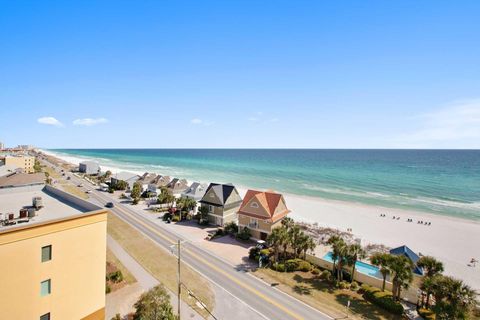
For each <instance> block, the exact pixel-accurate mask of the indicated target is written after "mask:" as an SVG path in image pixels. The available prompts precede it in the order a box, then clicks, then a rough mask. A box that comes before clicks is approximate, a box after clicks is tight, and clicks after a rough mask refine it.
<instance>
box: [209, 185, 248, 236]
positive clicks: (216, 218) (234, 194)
mask: <svg viewBox="0 0 480 320" xmlns="http://www.w3.org/2000/svg"><path fill="white" fill-rule="evenodd" d="M241 204H242V197H240V194H239V193H238V190H237V189H236V188H235V186H234V185H232V184H218V183H210V185H209V186H208V188H207V191H206V192H205V195H204V196H203V198H202V200H200V205H201V207H205V208H207V209H208V221H209V223H211V224H214V225H217V226H222V227H223V226H224V225H225V224H226V223H229V222H236V221H237V211H238V209H239V208H240V205H241Z"/></svg>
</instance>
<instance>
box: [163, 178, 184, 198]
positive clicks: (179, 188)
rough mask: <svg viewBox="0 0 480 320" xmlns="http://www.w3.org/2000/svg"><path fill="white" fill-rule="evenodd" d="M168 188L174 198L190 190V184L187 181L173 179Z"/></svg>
mask: <svg viewBox="0 0 480 320" xmlns="http://www.w3.org/2000/svg"><path fill="white" fill-rule="evenodd" d="M166 187H167V189H168V190H169V191H170V192H171V193H172V194H173V195H174V196H179V195H180V194H182V192H185V190H187V189H188V182H187V180H185V179H178V178H173V179H172V181H170V182H169V183H168V184H167V185H166Z"/></svg>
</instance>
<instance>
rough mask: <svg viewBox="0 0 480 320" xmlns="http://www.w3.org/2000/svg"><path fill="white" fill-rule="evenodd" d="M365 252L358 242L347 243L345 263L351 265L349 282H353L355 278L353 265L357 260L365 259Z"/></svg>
mask: <svg viewBox="0 0 480 320" xmlns="http://www.w3.org/2000/svg"><path fill="white" fill-rule="evenodd" d="M366 255H367V254H366V252H365V250H363V248H362V246H361V245H359V244H358V243H355V244H352V245H349V246H348V247H347V263H348V265H351V266H352V279H351V281H350V282H353V280H354V278H355V265H356V263H357V261H358V260H361V259H365V257H366Z"/></svg>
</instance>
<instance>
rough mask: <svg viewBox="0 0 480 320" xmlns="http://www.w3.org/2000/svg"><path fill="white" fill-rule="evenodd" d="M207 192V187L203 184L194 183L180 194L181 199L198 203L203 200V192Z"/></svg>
mask: <svg viewBox="0 0 480 320" xmlns="http://www.w3.org/2000/svg"><path fill="white" fill-rule="evenodd" d="M206 191H207V185H206V184H204V183H199V182H194V183H192V184H191V185H190V187H188V189H187V190H185V191H184V192H182V195H181V196H182V197H185V198H190V199H193V200H195V201H199V200H201V199H202V198H203V196H204V195H205V192H206Z"/></svg>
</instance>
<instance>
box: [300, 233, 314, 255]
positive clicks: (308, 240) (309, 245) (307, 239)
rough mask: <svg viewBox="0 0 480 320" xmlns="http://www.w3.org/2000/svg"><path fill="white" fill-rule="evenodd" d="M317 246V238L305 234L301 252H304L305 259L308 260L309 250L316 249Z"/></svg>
mask: <svg viewBox="0 0 480 320" xmlns="http://www.w3.org/2000/svg"><path fill="white" fill-rule="evenodd" d="M316 247H317V243H316V242H315V240H313V238H312V237H311V236H309V235H307V234H304V237H303V239H302V241H301V245H300V252H303V260H307V251H308V250H310V251H314V250H315V248H316Z"/></svg>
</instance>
